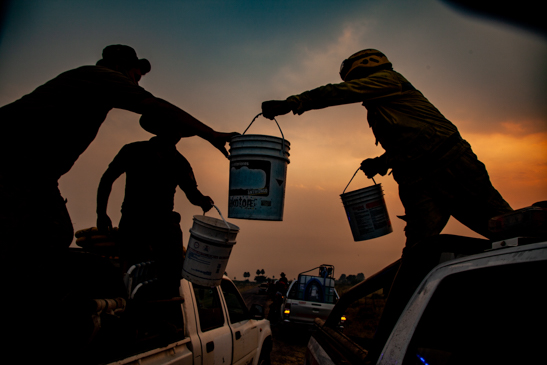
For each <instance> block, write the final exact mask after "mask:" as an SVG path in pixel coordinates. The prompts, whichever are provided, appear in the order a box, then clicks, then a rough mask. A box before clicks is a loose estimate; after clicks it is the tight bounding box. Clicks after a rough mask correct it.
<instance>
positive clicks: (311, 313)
mask: <svg viewBox="0 0 547 365" xmlns="http://www.w3.org/2000/svg"><path fill="white" fill-rule="evenodd" d="M287 303H291V317H290V318H291V321H297V322H310V323H313V321H314V319H315V318H321V319H326V318H327V317H328V316H329V314H330V312H331V311H332V308H333V307H334V304H327V303H315V302H306V301H300V300H288V301H287Z"/></svg>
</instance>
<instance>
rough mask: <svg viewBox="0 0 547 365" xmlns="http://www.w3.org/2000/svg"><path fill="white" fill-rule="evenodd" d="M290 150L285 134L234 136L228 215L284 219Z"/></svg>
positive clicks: (231, 149) (260, 218)
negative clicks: (276, 135)
mask: <svg viewBox="0 0 547 365" xmlns="http://www.w3.org/2000/svg"><path fill="white" fill-rule="evenodd" d="M259 115H260V114H259ZM255 119H256V117H255ZM253 121H254V119H253ZM276 123H277V121H276ZM251 124H252V122H251ZM249 126H250V125H249ZM278 126H279V124H278ZM247 129H248V128H247ZM279 130H280V131H281V128H280V129H279ZM244 133H245V132H244ZM281 134H282V135H283V132H281ZM289 149H290V143H289V141H287V140H286V139H285V138H284V137H283V138H279V137H274V136H265V135H260V134H248V135H245V134H242V135H239V136H236V137H234V138H232V140H231V141H230V187H229V201H228V217H230V218H238V219H254V220H269V221H282V220H283V209H284V203H285V186H286V185H287V165H288V164H289V163H290V161H289Z"/></svg>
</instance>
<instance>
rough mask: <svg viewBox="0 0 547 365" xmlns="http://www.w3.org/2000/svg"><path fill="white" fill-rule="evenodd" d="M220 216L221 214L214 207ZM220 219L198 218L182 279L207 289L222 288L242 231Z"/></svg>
mask: <svg viewBox="0 0 547 365" xmlns="http://www.w3.org/2000/svg"><path fill="white" fill-rule="evenodd" d="M214 207H215V208H216V210H217V211H218V213H219V214H220V210H218V208H217V207H216V206H214ZM220 217H221V218H222V220H220V219H216V218H212V217H206V216H205V215H195V216H194V224H193V226H192V228H191V229H190V239H189V240H188V248H187V249H186V256H185V258H184V262H183V264H182V277H183V278H185V279H186V280H188V281H190V282H192V283H195V284H198V285H204V286H218V285H220V283H221V281H222V276H223V275H224V272H225V271H226V266H227V265H228V259H229V258H230V253H231V252H232V248H233V246H234V245H235V244H236V236H237V233H238V232H239V227H238V226H236V225H234V224H232V223H229V222H226V220H224V217H222V214H220Z"/></svg>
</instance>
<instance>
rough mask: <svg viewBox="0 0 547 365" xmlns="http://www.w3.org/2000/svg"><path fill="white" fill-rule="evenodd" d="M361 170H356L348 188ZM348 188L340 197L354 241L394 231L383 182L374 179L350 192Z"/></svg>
mask: <svg viewBox="0 0 547 365" xmlns="http://www.w3.org/2000/svg"><path fill="white" fill-rule="evenodd" d="M359 170H360V169H357V171H355V174H353V177H352V178H351V180H350V182H349V183H348V185H347V186H346V189H347V188H348V186H349V184H350V183H351V181H352V180H353V178H354V177H355V175H356V174H357V172H359ZM373 181H374V179H373ZM346 189H344V192H343V193H342V194H341V195H340V197H341V199H342V203H343V205H344V209H345V211H346V216H347V218H348V223H349V225H350V228H351V233H352V235H353V240H354V241H356V242H357V241H366V240H370V239H373V238H377V237H381V236H385V235H386V234H389V233H391V232H393V228H392V226H391V221H390V219H389V214H388V211H387V206H386V203H385V200H384V194H383V190H382V184H377V183H376V181H374V185H372V186H369V187H365V188H361V189H358V190H354V191H351V192H348V193H346Z"/></svg>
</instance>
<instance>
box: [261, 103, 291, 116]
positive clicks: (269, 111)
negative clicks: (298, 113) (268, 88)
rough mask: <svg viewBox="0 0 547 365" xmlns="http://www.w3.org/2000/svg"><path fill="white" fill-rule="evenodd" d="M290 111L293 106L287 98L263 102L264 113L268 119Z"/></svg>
mask: <svg viewBox="0 0 547 365" xmlns="http://www.w3.org/2000/svg"><path fill="white" fill-rule="evenodd" d="M290 111H291V107H290V105H289V103H288V102H287V100H270V101H265V102H263V103H262V115H263V116H264V117H265V118H268V119H274V118H275V117H277V116H278V115H284V114H287V113H288V112H290Z"/></svg>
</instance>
